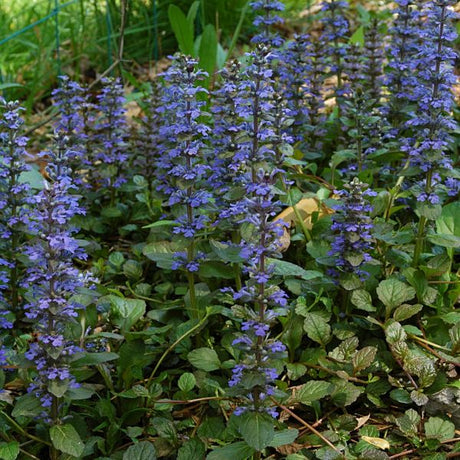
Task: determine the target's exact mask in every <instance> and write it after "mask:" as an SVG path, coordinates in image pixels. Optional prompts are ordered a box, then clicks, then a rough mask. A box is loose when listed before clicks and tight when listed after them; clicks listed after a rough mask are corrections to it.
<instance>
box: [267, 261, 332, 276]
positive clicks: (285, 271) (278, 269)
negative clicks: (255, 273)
mask: <svg viewBox="0 0 460 460" xmlns="http://www.w3.org/2000/svg"><path fill="white" fill-rule="evenodd" d="M267 261H268V263H269V264H273V265H274V266H275V271H274V274H275V275H278V276H298V277H300V278H302V279H304V280H306V281H308V280H311V279H314V278H320V277H321V276H323V275H322V273H321V272H318V271H316V270H305V269H304V268H302V267H299V266H298V265H296V264H293V263H291V262H286V261H285V260H279V259H271V258H268V259H267Z"/></svg>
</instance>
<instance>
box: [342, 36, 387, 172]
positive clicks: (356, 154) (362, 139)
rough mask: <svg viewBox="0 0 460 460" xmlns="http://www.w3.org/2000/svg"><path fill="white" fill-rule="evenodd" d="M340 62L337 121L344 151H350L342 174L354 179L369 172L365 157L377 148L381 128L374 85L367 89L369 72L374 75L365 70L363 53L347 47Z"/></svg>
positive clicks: (374, 73)
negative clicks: (342, 84) (341, 93)
mask: <svg viewBox="0 0 460 460" xmlns="http://www.w3.org/2000/svg"><path fill="white" fill-rule="evenodd" d="M344 61H345V65H344V79H345V80H346V83H347V90H346V93H345V95H344V101H343V111H342V120H341V121H342V123H343V124H344V125H345V126H346V127H347V132H346V134H347V137H348V139H349V143H348V144H347V147H348V149H352V150H353V152H352V154H353V156H352V161H351V162H350V164H349V165H348V166H347V167H346V168H345V170H344V171H345V172H346V173H351V174H352V175H354V174H356V173H358V174H359V173H361V172H362V171H363V170H364V169H368V168H369V166H370V164H369V159H368V155H369V154H371V153H374V152H375V151H376V150H377V148H378V147H379V146H380V136H381V135H382V130H383V124H382V116H381V113H380V110H379V108H378V107H376V104H377V102H378V101H377V100H376V98H378V97H379V96H378V94H379V93H378V92H376V91H377V89H376V88H375V85H371V86H369V81H370V80H369V79H372V75H370V74H369V72H371V73H372V74H373V75H375V76H377V75H378V74H377V71H372V70H370V69H369V68H368V67H367V65H370V62H369V61H370V59H369V57H368V56H367V54H366V53H363V49H362V47H361V46H359V45H350V46H349V50H348V54H347V56H346V57H345V59H344ZM366 71H367V72H366ZM365 72H366V73H365Z"/></svg>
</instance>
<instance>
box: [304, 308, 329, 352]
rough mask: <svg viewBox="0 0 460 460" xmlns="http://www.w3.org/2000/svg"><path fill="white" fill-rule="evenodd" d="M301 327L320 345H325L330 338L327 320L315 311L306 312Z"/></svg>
mask: <svg viewBox="0 0 460 460" xmlns="http://www.w3.org/2000/svg"><path fill="white" fill-rule="evenodd" d="M303 328H304V330H305V332H306V333H307V335H308V337H309V338H310V339H311V340H313V341H314V342H317V343H319V344H320V345H322V346H325V345H327V344H328V343H329V342H330V340H331V338H332V335H331V327H330V326H329V324H328V323H327V321H326V320H325V319H324V318H323V317H322V316H320V315H318V314H316V313H306V314H305V321H304V323H303Z"/></svg>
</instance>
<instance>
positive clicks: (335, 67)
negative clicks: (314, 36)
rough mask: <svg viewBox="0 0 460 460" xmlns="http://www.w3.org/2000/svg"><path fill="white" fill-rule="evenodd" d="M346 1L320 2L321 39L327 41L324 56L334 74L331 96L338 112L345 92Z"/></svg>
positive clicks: (347, 29)
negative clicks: (321, 16) (321, 14)
mask: <svg viewBox="0 0 460 460" xmlns="http://www.w3.org/2000/svg"><path fill="white" fill-rule="evenodd" d="M347 8H348V3H347V2H345V1H343V0H327V1H324V2H323V3H322V8H321V11H322V13H323V18H322V20H321V22H322V24H323V31H322V34H321V40H322V41H323V42H324V43H327V45H326V46H325V57H327V58H328V64H329V72H330V75H331V76H334V77H335V79H336V81H335V83H334V93H333V96H334V97H335V98H336V104H337V108H338V110H339V113H340V109H341V103H342V96H343V95H344V93H345V84H344V79H343V67H344V57H345V55H346V54H347V40H348V34H349V24H348V20H347V19H346V17H345V12H346V10H347Z"/></svg>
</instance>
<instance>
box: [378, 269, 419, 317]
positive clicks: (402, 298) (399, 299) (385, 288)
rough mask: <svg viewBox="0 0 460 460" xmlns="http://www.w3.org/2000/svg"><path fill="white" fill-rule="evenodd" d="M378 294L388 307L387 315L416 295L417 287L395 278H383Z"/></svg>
mask: <svg viewBox="0 0 460 460" xmlns="http://www.w3.org/2000/svg"><path fill="white" fill-rule="evenodd" d="M377 295H378V297H379V299H380V300H381V301H382V303H383V304H384V305H385V307H386V312H387V315H390V313H391V312H392V311H393V310H394V309H395V308H396V307H399V306H400V305H401V304H403V303H404V302H407V301H408V300H411V299H413V298H414V297H415V289H414V288H413V287H411V286H409V285H407V284H406V283H403V282H402V281H399V280H397V279H395V278H390V279H387V280H383V281H381V282H380V284H379V285H378V287H377Z"/></svg>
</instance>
